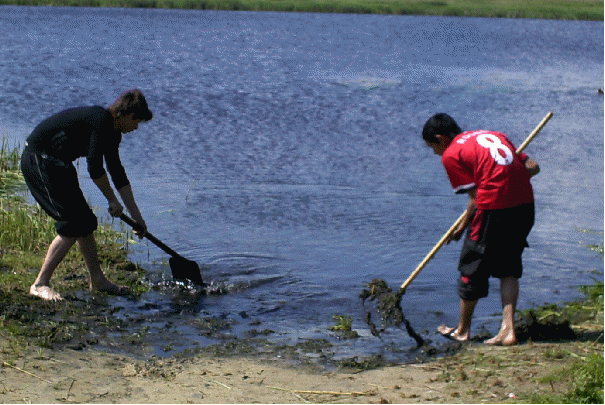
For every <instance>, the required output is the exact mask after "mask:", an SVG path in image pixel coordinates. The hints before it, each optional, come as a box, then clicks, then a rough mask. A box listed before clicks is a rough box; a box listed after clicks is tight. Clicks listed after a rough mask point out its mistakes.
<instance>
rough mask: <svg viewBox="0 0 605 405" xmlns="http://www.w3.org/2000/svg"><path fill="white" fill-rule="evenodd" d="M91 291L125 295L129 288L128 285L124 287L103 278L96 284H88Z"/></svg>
mask: <svg viewBox="0 0 605 405" xmlns="http://www.w3.org/2000/svg"><path fill="white" fill-rule="evenodd" d="M90 290H91V291H101V292H104V293H107V294H111V295H126V294H128V293H130V289H129V288H128V287H124V286H121V285H118V284H114V283H112V282H111V281H109V280H105V281H103V282H101V283H98V284H94V285H93V284H91V285H90Z"/></svg>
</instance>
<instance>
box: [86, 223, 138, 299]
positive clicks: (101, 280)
mask: <svg viewBox="0 0 605 405" xmlns="http://www.w3.org/2000/svg"><path fill="white" fill-rule="evenodd" d="M77 240H78V247H79V248H80V252H81V253H82V256H83V257H84V262H85V263H86V267H87V268H88V272H89V273H90V289H91V290H96V291H104V292H108V293H110V294H124V293H126V292H127V291H128V289H127V288H126V287H123V286H119V285H117V284H114V283H112V282H111V281H109V280H108V279H107V278H106V277H105V274H103V270H101V264H100V262H99V255H98V252H97V242H96V241H95V237H94V234H92V233H91V234H90V235H87V236H82V237H79V238H78V239H77Z"/></svg>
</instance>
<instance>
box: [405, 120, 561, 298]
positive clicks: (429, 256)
mask: <svg viewBox="0 0 605 405" xmlns="http://www.w3.org/2000/svg"><path fill="white" fill-rule="evenodd" d="M552 115H553V114H552V112H549V113H548V114H546V116H545V117H544V119H543V120H542V122H540V123H539V124H538V126H537V127H536V129H534V130H533V131H532V133H531V134H529V136H528V137H527V138H526V139H525V141H523V143H522V144H521V145H520V146H519V147H518V148H517V154H519V153H521V152H523V150H524V149H525V148H526V147H527V145H529V143H530V142H531V141H532V140H533V139H534V138H535V137H536V135H538V132H540V131H541V130H542V128H543V127H544V125H546V123H547V122H548V121H549V120H550V119H551V118H552ZM465 214H466V210H465V211H464V212H463V213H462V215H460V217H458V219H457V220H456V222H454V224H453V225H452V226H451V227H450V229H448V230H447V232H446V233H445V235H443V236H442V237H441V239H439V242H437V244H436V245H435V246H434V247H433V249H431V251H430V252H429V253H428V254H427V255H426V256H425V258H424V259H423V260H422V261H421V262H420V264H419V265H418V267H416V269H415V270H414V271H413V272H412V274H411V275H410V276H409V277H408V279H407V280H405V282H404V283H403V284H402V285H401V289H400V290H401V291H400V293H401V292H404V291H405V289H406V288H408V286H409V285H410V283H411V282H412V281H413V280H414V279H415V278H416V276H417V275H418V273H420V271H421V270H422V269H423V268H424V266H426V264H427V263H428V262H429V261H430V260H431V259H432V258H433V256H435V254H436V253H437V251H438V250H439V249H441V246H443V245H444V244H445V242H447V240H448V239H449V238H450V236H451V235H452V234H453V233H454V231H455V230H456V229H457V228H458V226H459V225H460V223H461V222H462V220H463V219H464V216H465Z"/></svg>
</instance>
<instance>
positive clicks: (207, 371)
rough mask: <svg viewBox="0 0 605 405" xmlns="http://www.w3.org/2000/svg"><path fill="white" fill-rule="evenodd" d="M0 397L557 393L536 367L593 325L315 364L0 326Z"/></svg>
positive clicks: (386, 399) (450, 398)
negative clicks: (17, 334)
mask: <svg viewBox="0 0 605 405" xmlns="http://www.w3.org/2000/svg"><path fill="white" fill-rule="evenodd" d="M0 338H1V339H0V342H1V343H0V344H1V346H0V349H1V350H0V352H1V353H2V368H0V401H1V402H3V403H309V402H310V403H431V402H432V403H524V402H531V398H532V395H536V394H540V393H544V394H545V395H551V394H557V393H564V392H566V391H567V390H569V388H570V387H569V384H570V383H569V381H566V380H565V379H562V380H561V381H553V380H552V379H546V380H545V377H547V376H549V375H551V374H552V373H553V372H554V371H556V370H563V369H564V368H565V367H566V365H568V364H569V363H570V361H572V360H574V359H578V358H583V357H588V356H590V355H591V354H593V353H601V354H602V353H603V329H602V324H601V325H598V324H596V325H592V327H591V328H588V329H586V328H584V329H579V330H578V333H577V334H576V338H575V339H574V340H571V341H561V342H548V343H546V342H543V343H532V342H531V341H529V342H526V343H524V344H521V345H518V346H514V347H508V348H505V347H491V346H487V345H485V344H482V343H478V342H474V343H466V344H464V346H463V347H462V350H460V351H458V352H457V353H456V354H454V355H452V356H447V357H441V358H436V359H432V360H431V361H429V362H427V363H422V364H407V365H396V366H388V367H380V368H377V369H373V370H366V371H358V370H356V371H352V370H351V369H342V370H337V371H334V370H332V371H320V370H319V371H318V370H317V369H308V368H304V367H301V366H298V365H296V364H293V363H291V362H287V361H285V360H283V359H280V358H274V359H270V358H263V359H259V358H246V357H224V358H221V357H214V356H211V355H210V354H208V353H206V354H203V353H202V354H198V355H195V356H191V357H179V358H169V359H158V358H156V359H151V360H137V359H133V358H129V357H125V356H121V355H115V354H108V353H104V352H99V351H96V350H94V349H84V350H73V349H67V348H62V349H56V350H51V349H38V348H35V347H33V346H23V345H22V344H21V343H17V342H15V341H14V340H13V339H11V338H10V337H7V336H5V335H4V334H1V335H0Z"/></svg>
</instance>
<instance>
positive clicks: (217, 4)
mask: <svg viewBox="0 0 605 405" xmlns="http://www.w3.org/2000/svg"><path fill="white" fill-rule="evenodd" d="M8 4H13V5H51V6H72V7H74V6H84V7H137V8H178V9H198V10H246V11H289V12H320V13H372V14H414V15H441V16H469V17H495V18H499V17H507V18H545V19H569V20H595V21H602V20H603V2H602V1H589V0H548V1H545V0H525V1H521V0H499V1H489V0H0V5H8Z"/></svg>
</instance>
